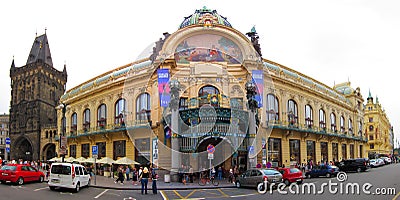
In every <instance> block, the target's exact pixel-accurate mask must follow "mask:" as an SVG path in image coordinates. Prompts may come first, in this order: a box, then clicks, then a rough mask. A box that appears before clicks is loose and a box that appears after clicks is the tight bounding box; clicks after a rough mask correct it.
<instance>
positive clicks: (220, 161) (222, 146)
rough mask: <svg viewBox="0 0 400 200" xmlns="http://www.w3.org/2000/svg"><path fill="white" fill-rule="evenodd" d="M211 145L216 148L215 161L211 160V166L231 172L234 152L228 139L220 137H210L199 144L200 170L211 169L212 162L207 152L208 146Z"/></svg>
mask: <svg viewBox="0 0 400 200" xmlns="http://www.w3.org/2000/svg"><path fill="white" fill-rule="evenodd" d="M210 144H211V145H213V146H214V147H215V152H214V153H213V154H214V155H213V158H214V159H212V160H211V166H214V167H215V168H216V169H217V167H220V166H221V167H222V168H223V170H225V171H229V169H230V168H231V167H232V165H231V162H232V157H233V154H234V151H233V148H232V146H231V144H230V143H229V142H228V141H227V140H226V139H222V138H219V137H218V138H212V137H210V138H208V139H205V140H203V141H202V142H201V143H200V144H199V146H198V148H197V153H198V166H199V169H204V168H205V169H210V160H209V159H208V152H207V146H208V145H210Z"/></svg>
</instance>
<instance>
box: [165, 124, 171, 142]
mask: <svg viewBox="0 0 400 200" xmlns="http://www.w3.org/2000/svg"><path fill="white" fill-rule="evenodd" d="M164 132H165V138H166V139H169V138H171V136H172V131H171V129H170V128H169V127H168V126H166V127H165V128H164Z"/></svg>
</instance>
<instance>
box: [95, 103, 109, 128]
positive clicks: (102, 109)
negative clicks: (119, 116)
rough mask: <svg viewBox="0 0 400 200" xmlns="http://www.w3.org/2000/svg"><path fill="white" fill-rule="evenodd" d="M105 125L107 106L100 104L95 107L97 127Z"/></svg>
mask: <svg viewBox="0 0 400 200" xmlns="http://www.w3.org/2000/svg"><path fill="white" fill-rule="evenodd" d="M106 125H107V106H106V104H101V105H100V106H99V108H97V127H99V128H105V126H106Z"/></svg>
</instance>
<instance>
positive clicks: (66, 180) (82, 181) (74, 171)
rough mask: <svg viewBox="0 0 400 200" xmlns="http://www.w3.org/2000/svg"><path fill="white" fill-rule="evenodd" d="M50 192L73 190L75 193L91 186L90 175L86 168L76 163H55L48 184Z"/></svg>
mask: <svg viewBox="0 0 400 200" xmlns="http://www.w3.org/2000/svg"><path fill="white" fill-rule="evenodd" d="M48 185H49V188H50V190H55V189H56V188H57V187H58V188H71V189H74V191H75V192H79V189H80V188H81V187H83V186H89V185H90V174H89V172H87V171H86V168H85V167H84V166H82V165H80V164H74V163H53V164H52V165H51V168H50V177H49V182H48Z"/></svg>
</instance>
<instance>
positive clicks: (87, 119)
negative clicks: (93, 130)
mask: <svg viewBox="0 0 400 200" xmlns="http://www.w3.org/2000/svg"><path fill="white" fill-rule="evenodd" d="M89 129H90V110H89V108H86V109H85V110H84V111H83V131H85V132H86V131H88V130H89Z"/></svg>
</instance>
